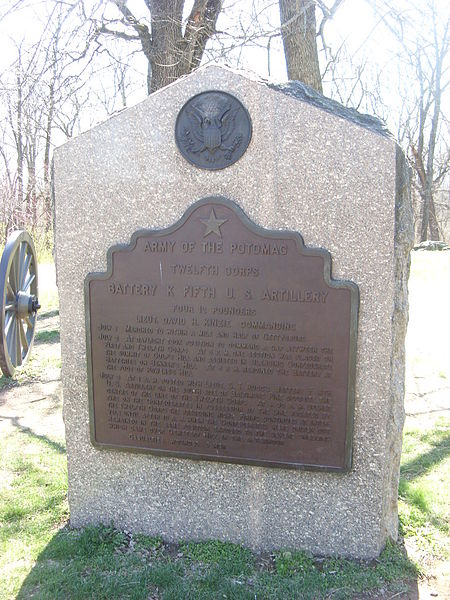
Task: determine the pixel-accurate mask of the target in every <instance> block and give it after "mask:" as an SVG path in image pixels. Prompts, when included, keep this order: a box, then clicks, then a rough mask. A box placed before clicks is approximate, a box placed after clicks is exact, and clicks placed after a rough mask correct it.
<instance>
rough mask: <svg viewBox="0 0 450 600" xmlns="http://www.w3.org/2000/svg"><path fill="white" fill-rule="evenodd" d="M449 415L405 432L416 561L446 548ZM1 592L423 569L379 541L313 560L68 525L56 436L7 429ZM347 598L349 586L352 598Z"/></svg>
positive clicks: (300, 592)
mask: <svg viewBox="0 0 450 600" xmlns="http://www.w3.org/2000/svg"><path fill="white" fill-rule="evenodd" d="M448 425H449V424H448V423H446V422H444V421H442V420H440V421H438V424H437V425H436V426H435V427H433V426H432V427H431V428H430V429H429V430H427V431H423V430H418V429H408V430H407V431H406V432H405V453H404V458H403V463H402V479H401V485H400V494H401V512H400V515H401V532H402V533H403V535H404V536H405V538H407V539H411V540H414V542H415V543H416V544H417V545H418V546H419V547H420V545H421V544H425V546H426V553H425V555H424V556H426V559H427V560H429V556H430V553H431V554H432V555H433V557H434V558H439V559H444V558H445V557H446V556H448V554H447V551H446V548H445V536H446V534H447V533H448V525H447V522H446V518H447V517H448V514H447V512H446V510H447V508H448V507H447V506H446V491H445V486H444V485H443V484H442V483H440V484H439V485H437V484H438V483H439V482H441V481H443V480H444V479H445V478H446V475H447V474H448V468H449V456H448V455H449V446H448V429H449V427H448ZM0 456H1V463H0V471H1V473H2V478H1V481H2V482H3V483H2V487H1V493H0V557H1V558H0V598H2V599H3V598H5V599H6V598H15V597H17V598H30V597H33V598H36V599H42V600H44V599H45V600H50V599H58V598H69V599H71V600H72V599H73V600H77V599H88V598H95V600H97V599H103V598H104V599H105V600H106V599H108V600H113V599H126V598H130V599H136V600H137V599H142V600H144V599H145V600H148V599H149V598H150V599H151V598H153V599H164V600H186V599H189V598H192V599H193V600H201V599H205V600H206V599H208V600H213V599H224V598H230V599H237V600H239V599H248V600H250V599H251V600H254V599H255V598H257V599H258V600H263V599H264V600H265V599H267V600H276V599H280V600H286V599H287V598H293V599H294V598H304V599H308V598H310V599H311V600H312V599H319V598H329V597H331V596H332V597H333V598H334V599H338V600H339V599H344V598H352V597H355V595H357V594H358V593H362V592H368V591H370V590H377V589H380V588H384V589H389V590H390V593H391V592H392V594H395V593H398V592H400V591H402V590H405V589H406V582H407V581H408V580H410V579H411V578H414V577H415V576H416V575H417V573H418V572H420V571H424V570H425V569H426V566H427V565H426V564H425V563H424V564H421V563H420V561H419V562H418V563H417V564H415V563H414V562H413V561H411V560H410V559H409V558H408V557H407V556H406V554H405V551H404V548H403V546H402V544H401V543H389V544H388V545H387V546H386V548H385V550H384V552H383V553H382V554H381V556H380V557H379V559H378V560H375V561H370V562H368V561H356V560H346V559H339V558H328V559H320V558H317V557H313V556H311V555H309V554H307V553H305V552H301V551H294V550H282V551H278V552H275V553H273V554H270V555H269V554H267V555H261V554H256V553H253V552H251V551H250V550H249V549H248V548H245V547H243V546H241V545H237V544H232V543H230V542H220V541H217V540H210V541H204V542H180V543H179V544H165V543H164V542H163V540H162V539H161V538H160V537H148V536H145V535H132V534H130V533H126V532H122V531H119V530H117V529H115V528H114V526H113V525H112V524H110V525H106V526H100V527H87V528H85V529H82V530H72V529H70V528H69V527H68V526H67V525H65V520H66V518H67V503H66V499H65V494H66V485H67V484H66V471H65V456H64V447H63V446H62V444H61V443H58V442H55V441H53V440H50V439H47V438H45V437H42V436H36V435H34V434H33V432H31V431H29V430H28V431H27V430H22V431H14V432H13V433H12V434H11V435H9V436H8V437H7V438H6V439H3V440H2V441H1V443H0ZM356 597H357V596H356Z"/></svg>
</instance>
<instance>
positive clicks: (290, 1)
mask: <svg viewBox="0 0 450 600" xmlns="http://www.w3.org/2000/svg"><path fill="white" fill-rule="evenodd" d="M315 6H316V4H315V2H314V0H279V7H280V21H281V35H282V38H283V45H284V54H285V57H286V65H287V73H288V77H289V79H297V80H298V81H303V83H306V84H308V85H310V86H311V87H313V88H314V89H315V90H317V91H318V92H320V93H322V79H321V76H320V69H319V55H318V52H317V42H316V12H315Z"/></svg>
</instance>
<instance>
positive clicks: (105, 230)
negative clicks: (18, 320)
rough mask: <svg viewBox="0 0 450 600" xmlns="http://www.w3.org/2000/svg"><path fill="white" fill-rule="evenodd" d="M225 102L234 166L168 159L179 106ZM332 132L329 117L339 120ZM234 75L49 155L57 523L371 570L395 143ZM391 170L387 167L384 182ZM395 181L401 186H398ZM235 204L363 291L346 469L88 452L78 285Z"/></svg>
mask: <svg viewBox="0 0 450 600" xmlns="http://www.w3.org/2000/svg"><path fill="white" fill-rule="evenodd" d="M209 89H218V90H223V91H226V92H229V93H231V94H233V95H235V96H236V97H237V98H238V99H239V100H240V101H241V102H242V103H243V104H244V106H245V107H246V108H247V110H248V111H249V113H250V116H251V119H252V123H253V136H252V141H251V143H250V145H249V147H248V149H247V151H246V153H245V154H244V155H243V157H242V158H241V159H240V160H238V161H237V162H236V163H235V164H233V165H232V166H230V167H228V168H226V169H224V170H221V171H213V172H211V171H205V170H200V169H198V168H196V167H195V166H193V165H191V164H189V163H188V162H187V161H186V160H185V159H184V158H183V157H182V156H181V155H180V153H179V152H178V150H177V147H176V144H175V140H174V126H175V121H176V118H177V114H178V111H179V110H180V108H181V107H182V106H183V105H184V103H185V102H186V101H187V100H188V99H189V98H190V97H192V96H193V95H195V94H198V93H199V92H202V91H206V90H209ZM341 116H342V115H341ZM341 116H335V115H334V114H332V113H331V112H329V111H326V110H322V109H320V108H318V107H317V106H314V105H313V104H311V103H310V102H308V101H307V98H306V97H305V98H304V100H300V99H299V98H298V97H293V96H291V95H289V94H285V93H281V92H280V91H279V90H276V89H270V87H268V86H267V85H265V84H262V83H260V82H257V81H252V80H250V79H248V78H246V77H243V76H242V75H239V74H237V73H234V72H232V71H229V70H226V69H222V68H218V67H209V68H206V69H203V70H200V71H198V72H197V73H195V74H193V75H191V76H188V77H186V78H184V79H182V80H179V81H177V82H176V83H175V84H173V85H171V86H169V87H167V88H165V89H163V90H160V91H159V92H157V93H155V94H153V95H152V96H150V97H149V98H148V99H147V100H145V101H144V102H143V103H141V104H139V105H138V106H135V107H133V108H130V109H128V110H126V111H123V112H122V113H120V114H118V115H116V116H114V117H112V118H111V119H109V120H108V121H107V122H105V123H103V124H102V125H99V126H98V127H96V128H94V129H92V130H91V131H89V132H87V133H85V134H83V135H81V136H79V137H78V138H76V139H74V140H71V141H70V142H68V143H67V144H65V145H64V146H62V147H61V148H59V149H58V150H57V151H56V152H55V165H54V173H55V175H54V191H55V223H56V259H57V276H58V286H59V294H60V311H61V346H62V361H63V389H64V418H65V425H66V435H67V450H68V461H69V502H70V510H71V523H72V524H73V525H74V526H81V525H85V524H88V523H98V522H105V523H109V522H111V521H113V522H114V523H115V524H116V525H117V526H119V527H124V528H126V529H128V530H134V531H140V532H144V533H148V534H160V535H162V536H163V537H165V538H166V539H167V540H178V539H180V538H184V539H205V538H220V539H224V540H232V541H235V542H243V543H245V544H247V545H249V546H251V547H253V548H259V549H263V548H265V549H269V548H270V549H271V548H279V547H295V548H305V549H307V550H310V551H312V552H314V553H317V554H335V555H336V554H338V555H347V556H355V557H373V556H376V555H377V554H378V553H379V552H380V550H381V548H382V547H383V545H384V543H385V541H386V538H387V537H388V536H393V537H395V536H396V531H397V526H396V523H397V512H396V486H397V481H398V462H399V453H400V443H401V429H402V423H403V389H404V386H403V381H404V373H403V365H404V356H403V343H404V333H405V327H406V319H407V317H406V315H407V286H406V280H407V272H408V264H409V263H408V253H409V248H410V245H411V231H412V227H411V211H410V205H409V198H408V193H407V186H406V180H405V177H406V170H405V166H404V163H403V162H402V160H401V159H399V158H398V157H397V148H396V145H395V143H394V142H393V140H391V139H390V138H389V137H387V136H385V135H383V134H381V133H380V132H379V131H375V130H373V128H372V127H369V128H367V127H364V126H361V124H358V123H355V122H352V120H348V119H346V118H341ZM396 165H397V166H396ZM396 173H397V174H396ZM209 195H222V196H225V197H227V198H230V199H231V200H233V201H235V202H236V203H237V204H238V205H239V206H241V207H242V209H243V210H244V211H245V213H246V214H247V215H248V216H249V218H250V219H252V220H253V221H254V222H255V223H257V224H258V225H260V226H262V227H265V228H268V229H289V230H294V231H299V232H300V233H301V234H302V236H303V238H304V241H305V244H306V245H307V246H313V247H322V248H326V249H327V250H329V252H330V253H331V256H332V259H333V272H332V275H333V277H334V278H336V279H345V280H350V281H354V282H355V283H356V284H357V285H358V286H359V290H360V313H359V330H358V343H357V369H356V370H357V374H356V398H355V422H354V445H353V449H354V450H353V468H352V470H351V471H350V472H349V473H346V474H335V473H318V472H308V471H299V472H297V471H289V470H284V469H271V468H263V467H253V466H246V465H235V464H227V463H214V462H205V461H193V460H189V459H176V458H163V457H156V456H152V455H140V454H131V453H126V452H121V451H114V450H99V449H96V448H94V447H93V446H92V444H91V442H90V437H89V412H88V392H87V381H86V343H85V307H84V296H83V285H84V280H85V277H86V275H87V274H88V273H90V272H95V271H100V272H102V271H106V251H107V249H108V248H109V247H111V246H113V245H115V244H117V243H128V242H129V240H130V237H131V235H132V234H133V232H134V231H136V230H138V229H142V228H151V229H162V228H165V227H168V226H170V225H172V224H173V223H175V222H176V221H177V220H178V219H179V218H180V217H181V215H182V214H183V213H184V211H185V210H186V209H187V208H188V206H189V205H190V204H191V203H192V202H194V201H195V200H198V199H200V198H202V197H206V196H209Z"/></svg>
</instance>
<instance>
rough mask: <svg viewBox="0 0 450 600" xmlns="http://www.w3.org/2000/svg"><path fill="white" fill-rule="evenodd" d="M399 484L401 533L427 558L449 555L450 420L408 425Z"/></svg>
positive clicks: (449, 556)
mask: <svg viewBox="0 0 450 600" xmlns="http://www.w3.org/2000/svg"><path fill="white" fill-rule="evenodd" d="M403 440H404V441H403V455H402V466H401V478H400V486H399V517H400V532H401V533H402V534H403V535H404V536H405V538H412V539H413V541H414V543H415V545H416V547H417V549H418V550H421V553H422V554H423V555H426V556H427V559H428V560H429V559H430V558H436V559H440V560H445V559H448V558H450V549H449V545H448V535H449V533H450V531H449V529H450V528H449V522H450V503H449V490H448V487H449V481H450V421H449V420H448V419H443V418H440V419H438V420H437V421H436V422H435V425H434V427H433V428H432V429H429V430H425V431H424V430H423V429H422V428H421V429H418V428H414V429H412V428H408V429H407V430H406V431H405V433H404V437H403Z"/></svg>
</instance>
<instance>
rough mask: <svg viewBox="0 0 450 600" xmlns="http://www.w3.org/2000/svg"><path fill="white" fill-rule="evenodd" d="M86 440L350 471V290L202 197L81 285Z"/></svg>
mask: <svg viewBox="0 0 450 600" xmlns="http://www.w3.org/2000/svg"><path fill="white" fill-rule="evenodd" d="M85 291H86V315H87V350H88V369H89V400H90V422H91V437H92V442H93V444H95V445H96V446H101V447H105V448H120V449H122V450H135V451H148V452H152V453H155V454H163V455H169V456H181V457H189V458H198V459H206V460H221V461H227V462H238V463H247V464H254V465H264V466H277V467H292V468H321V469H328V470H348V469H349V468H350V466H351V444H352V424H353V396H354V380H355V352H356V328H357V311H358V288H357V286H356V285H355V284H354V283H351V282H344V281H335V280H333V279H332V278H331V257H330V254H329V253H328V252H327V251H325V250H321V249H315V248H314V249H313V248H307V247H305V246H304V244H303V240H302V238H301V236H300V235H299V234H297V233H292V232H287V231H268V230H265V229H262V228H260V227H258V226H256V225H255V224H254V223H252V222H251V221H249V219H248V218H247V217H246V216H245V214H244V213H243V212H242V210H241V209H240V208H239V207H238V206H237V205H236V204H234V203H233V202H231V201H229V200H226V199H223V198H217V197H210V198H206V199H204V200H200V201H199V202H197V203H195V204H194V205H192V206H191V207H190V208H189V209H188V210H187V212H186V213H185V215H184V216H183V217H182V219H181V220H180V221H179V222H178V223H176V224H175V225H173V226H172V227H169V228H168V229H166V230H162V231H149V230H145V231H138V232H136V233H135V234H134V235H133V237H132V239H131V243H130V245H129V246H115V247H113V248H111V249H110V250H109V251H108V271H107V273H92V274H89V275H88V276H87V278H86V286H85Z"/></svg>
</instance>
